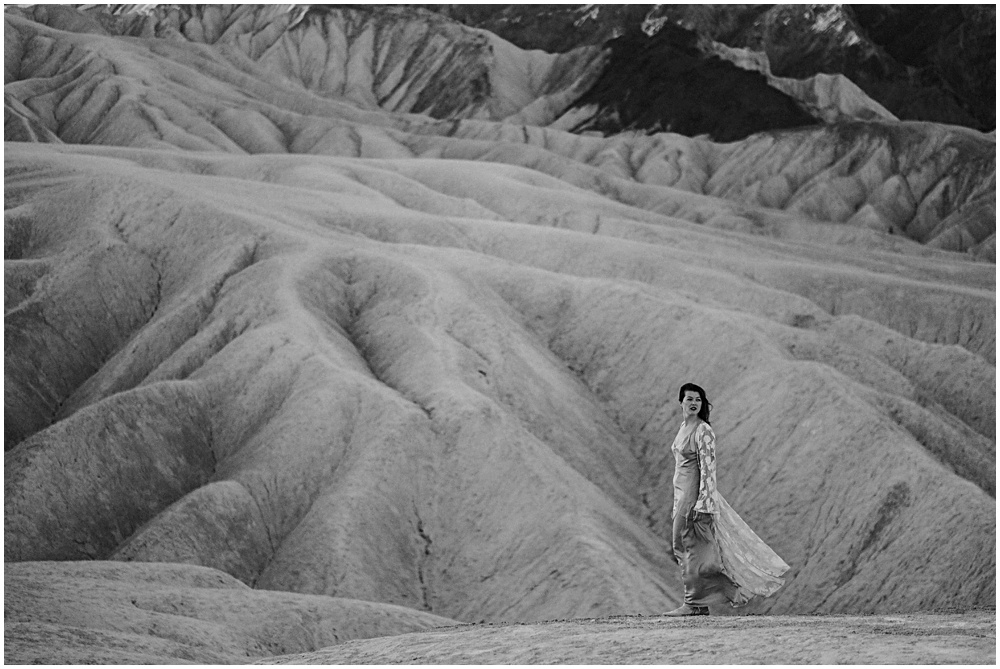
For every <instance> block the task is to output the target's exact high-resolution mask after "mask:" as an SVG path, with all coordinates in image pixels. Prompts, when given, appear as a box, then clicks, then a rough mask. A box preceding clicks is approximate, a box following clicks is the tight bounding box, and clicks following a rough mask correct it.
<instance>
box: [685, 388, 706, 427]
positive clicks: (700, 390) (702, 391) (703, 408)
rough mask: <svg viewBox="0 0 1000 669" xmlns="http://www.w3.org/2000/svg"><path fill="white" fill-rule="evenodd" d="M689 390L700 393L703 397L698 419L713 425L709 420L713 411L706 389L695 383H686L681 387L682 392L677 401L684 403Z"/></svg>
mask: <svg viewBox="0 0 1000 669" xmlns="http://www.w3.org/2000/svg"><path fill="white" fill-rule="evenodd" d="M688 390H690V391H692V392H696V393H698V396H699V397H701V410H699V411H698V418H701V419H702V420H703V421H705V422H706V423H708V424H709V425H711V424H712V423H710V422H709V420H708V414H709V413H710V412H711V411H712V403H711V402H709V401H708V396H707V395H706V394H705V389H704V388H702V387H701V386H699V385H696V384H694V383H685V384H684V385H683V386H681V390H680V392H679V393H677V401H678V402H683V401H684V393H685V392H686V391H688Z"/></svg>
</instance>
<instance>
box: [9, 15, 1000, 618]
mask: <svg viewBox="0 0 1000 669" xmlns="http://www.w3.org/2000/svg"><path fill="white" fill-rule="evenodd" d="M32 11H35V12H37V10H32ZM52 11H53V12H55V13H52V14H49V15H47V17H45V20H46V21H47V22H48V25H43V24H42V23H39V22H36V21H32V20H31V19H30V18H29V15H28V14H27V13H26V12H22V11H21V10H14V11H12V12H11V13H9V14H7V15H5V20H6V24H5V72H6V82H7V83H6V86H5V103H6V112H5V137H6V139H7V140H8V141H7V142H6V143H5V157H4V163H5V172H6V182H5V263H4V268H5V315H6V318H5V383H4V389H5V390H4V393H5V419H6V420H5V425H6V428H5V440H6V448H7V454H6V457H5V526H4V529H5V542H4V546H5V558H6V559H7V560H8V561H39V560H101V561H103V560H134V561H144V562H183V563H189V564H194V565H203V566H207V567H214V568H217V569H220V570H222V571H224V572H226V573H228V574H230V575H232V576H234V577H236V578H237V579H239V580H241V581H243V582H244V583H247V584H251V585H254V586H255V587H257V588H260V589H269V590H286V591H292V592H298V593H307V594H319V595H334V596H336V597H343V598H352V599H361V600H368V601H373V602H383V603H389V604H399V605H403V606H407V607H410V608H413V609H418V610H423V611H430V612H433V613H435V614H438V615H440V616H444V617H447V618H450V619H455V620H463V621H473V620H492V621H500V620H521V621H525V620H545V619H554V618H567V617H580V616H599V615H609V614H615V613H655V612H661V611H663V610H666V609H667V608H670V607H673V606H674V605H675V604H676V603H677V602H678V601H679V599H680V582H679V574H678V570H677V568H676V566H674V564H673V562H672V560H671V558H670V557H669V553H670V549H669V520H670V519H669V516H670V507H671V501H672V500H671V494H672V493H671V482H670V478H671V474H672V468H673V459H672V456H671V455H670V452H669V446H670V442H671V441H672V437H673V434H674V433H675V431H676V428H677V425H676V416H675V413H676V412H675V406H676V405H675V402H676V392H677V388H678V387H679V386H680V384H682V383H683V382H686V381H692V380H693V381H697V382H699V383H701V384H702V385H704V386H705V387H706V388H707V389H708V391H709V393H710V397H711V399H712V401H713V403H714V404H715V407H716V409H715V413H714V414H713V426H714V427H715V429H716V432H717V434H718V436H719V449H720V450H719V462H720V474H719V475H720V489H721V490H722V492H723V494H725V495H726V497H727V498H728V499H729V500H730V501H731V502H732V504H733V506H734V507H735V508H736V509H738V510H739V512H740V513H741V514H742V515H743V516H744V517H745V519H746V520H747V521H748V522H749V523H750V524H751V526H753V527H754V528H755V529H757V531H758V532H759V533H760V534H761V536H762V537H763V538H764V539H765V540H766V541H767V542H768V543H769V544H770V545H771V546H772V547H774V548H775V550H776V551H777V552H778V553H779V554H780V555H781V556H782V557H783V558H784V559H785V560H786V561H787V562H788V563H789V564H790V565H791V567H792V569H791V571H790V572H789V582H788V584H787V585H786V586H785V587H784V588H783V589H782V590H781V591H779V592H778V593H777V594H776V595H775V596H774V597H773V598H771V599H769V600H767V601H765V602H763V603H761V604H759V605H757V608H756V609H755V610H758V611H773V612H800V613H810V612H871V611H909V610H919V609H927V608H933V607H940V606H974V605H988V604H990V603H992V602H993V601H994V599H995V508H996V503H995V497H994V495H995V421H996V417H995V405H996V400H995V385H996V380H995V341H996V323H995V284H994V281H995V266H994V265H993V264H992V262H988V261H991V260H992V258H993V253H994V252H993V249H994V246H995V222H994V214H993V212H994V211H995V157H994V154H995V147H994V142H993V140H992V138H990V137H987V136H985V135H982V134H980V133H976V132H973V131H965V130H962V129H958V128H953V127H948V126H938V125H931V124H912V123H908V124H903V123H894V122H891V121H886V122H880V123H860V122H859V123H851V124H841V125H836V126H822V127H820V126H817V127H814V128H807V129H803V130H797V131H783V132H773V133H765V134H760V135H755V136H753V137H750V138H748V139H746V140H744V141H742V142H735V143H731V144H715V143H712V142H709V141H707V140H704V139H697V138H686V137H682V136H679V135H672V134H658V135H653V136H649V137H645V136H633V135H621V136H616V137H610V138H601V137H592V136H578V135H573V134H570V133H567V132H563V131H560V130H556V129H554V128H549V127H543V126H544V123H543V122H541V121H537V122H539V123H542V125H526V124H525V125H522V124H515V123H511V122H507V123H504V122H500V121H498V120H497V119H502V118H504V117H505V116H506V117H508V118H509V114H510V113H521V112H516V111H510V110H522V111H523V110H525V109H528V108H529V107H531V105H532V104H534V103H533V102H531V101H530V100H529V98H531V96H538V97H536V98H535V100H542V101H543V102H542V103H540V105H539V106H537V107H531V108H532V109H541V108H542V107H545V108H546V109H551V107H548V106H547V105H548V104H549V102H551V101H552V100H551V99H548V98H546V97H545V96H546V95H549V94H550V93H551V92H552V91H556V90H559V91H563V92H566V91H568V90H570V88H572V87H573V86H575V85H576V83H574V82H576V81H577V80H578V76H577V74H572V75H566V77H567V78H565V79H564V80H563V79H560V80H559V81H562V82H563V83H561V84H558V85H556V84H553V83H552V80H551V79H547V78H546V76H548V75H544V73H545V72H555V71H560V72H563V73H564V74H565V72H577V73H579V76H583V74H582V73H583V72H584V70H587V67H589V66H588V65H587V64H586V63H587V62H591V61H588V60H586V59H588V58H593V57H595V54H594V53H590V52H587V53H584V52H581V53H580V54H577V55H576V56H571V55H567V56H566V58H570V59H572V58H576V57H579V58H583V59H584V60H581V61H579V62H577V61H572V62H571V61H565V62H563V63H562V64H561V65H560V64H558V63H556V62H555V61H553V60H552V59H551V58H549V57H548V56H545V55H544V54H538V53H528V54H526V53H523V52H518V51H517V50H515V49H513V48H512V47H509V45H508V46H507V47H504V49H507V50H506V51H503V52H502V53H500V52H498V51H496V50H494V52H493V53H494V56H493V57H494V59H495V60H494V61H492V65H490V64H489V62H488V59H487V64H486V65H484V67H485V68H486V69H485V70H484V71H487V72H488V73H489V75H488V76H489V81H491V82H492V83H491V84H490V87H489V90H490V91H492V93H491V94H490V95H486V96H485V97H480V98H475V100H478V102H476V101H475V100H474V101H473V102H469V100H472V98H468V99H466V98H461V95H464V93H461V92H458V91H456V95H457V96H458V97H457V98H455V99H460V103H459V102H456V103H455V104H452V105H451V106H449V107H448V109H445V108H444V107H442V108H441V110H439V111H440V112H441V114H442V115H443V116H444V117H445V118H440V119H435V118H432V117H430V116H427V115H421V114H418V113H407V114H404V113H399V112H400V111H412V112H424V111H433V110H428V109H427V108H425V107H424V106H423V105H422V104H415V103H414V104H410V103H407V104H406V105H403V107H405V109H403V108H402V107H400V106H399V105H396V104H395V103H393V104H388V103H387V102H386V101H385V100H382V101H380V97H381V98H384V97H385V95H384V94H385V91H383V92H382V93H379V94H378V95H375V96H374V98H373V99H374V103H372V100H370V99H369V100H367V101H365V100H364V99H362V98H363V97H364V96H365V95H368V93H370V92H371V91H374V90H376V89H375V88H372V85H373V82H377V81H378V80H379V78H378V77H377V76H374V74H373V73H378V72H383V73H388V72H399V71H401V72H402V73H403V76H402V78H401V79H400V80H399V82H397V83H398V85H399V86H401V87H402V88H398V90H400V91H402V90H404V89H405V91H406V94H405V95H402V94H400V97H399V100H403V99H404V98H406V99H412V100H417V99H420V91H422V90H426V91H431V90H441V89H440V85H441V81H442V80H441V79H440V77H446V76H448V77H450V76H452V75H449V74H447V71H446V70H442V69H440V68H437V69H435V67H433V66H432V64H433V63H437V64H438V65H440V64H441V63H442V62H444V61H443V60H441V58H438V56H440V54H441V53H445V52H441V51H435V50H434V49H432V48H431V45H433V44H439V45H441V48H445V46H444V45H445V44H446V41H443V42H436V41H434V40H429V41H428V40H424V41H422V42H421V41H420V40H423V38H420V40H417V41H418V42H420V43H421V44H424V45H425V46H427V49H428V50H427V51H420V52H419V53H424V54H430V53H434V54H438V56H435V57H434V58H430V57H428V59H426V61H424V60H420V59H414V60H412V61H410V60H407V61H401V62H402V63H403V64H402V65H398V66H394V67H388V66H385V63H387V62H388V61H389V60H391V59H392V58H400V57H401V55H400V51H394V49H395V48H396V47H393V46H392V45H394V44H397V45H399V44H402V45H410V46H412V42H408V41H407V39H409V38H406V35H410V34H425V35H426V34H431V33H420V30H426V27H424V28H421V27H419V26H413V27H410V28H406V26H405V25H404V24H403V23H402V22H397V24H394V25H393V26H392V29H391V30H389V28H385V27H383V28H384V30H382V32H380V30H379V29H376V28H377V26H376V27H372V26H367V27H366V25H364V24H357V25H355V24H351V25H350V26H348V24H344V23H342V22H341V23H338V21H341V19H335V18H331V17H341V18H343V16H346V14H344V13H324V14H316V15H311V14H310V15H305V16H300V15H297V14H294V13H291V14H289V13H281V12H276V11H275V10H266V11H265V10H263V9H260V10H258V11H259V12H261V13H259V14H253V13H246V12H249V10H244V9H241V10H234V11H235V12H236V13H235V14H227V15H226V16H228V17H229V18H231V19H232V20H230V21H228V22H225V21H222V23H218V25H220V26H224V28H220V29H219V30H217V31H215V32H212V31H207V32H206V28H205V26H208V25H216V24H213V23H211V22H210V21H209V22H208V23H206V22H205V21H204V20H203V19H199V21H201V22H200V23H198V24H197V25H201V26H202V28H201V29H202V33H201V37H199V36H198V33H197V32H196V28H195V24H191V27H186V24H184V25H182V23H180V22H179V23H177V26H178V27H177V28H176V30H175V32H174V33H171V32H170V30H168V29H167V28H169V22H168V19H167V18H163V17H160V18H154V19H142V21H146V22H147V23H143V24H141V25H140V24H138V23H136V24H135V25H133V26H131V27H128V26H126V28H128V30H125V29H124V28H122V26H118V29H117V30H118V31H117V32H116V31H115V30H109V29H107V28H106V27H103V26H101V25H100V24H97V23H93V24H92V23H88V22H87V21H86V20H84V18H80V16H79V15H78V14H77V13H73V12H69V10H66V12H64V13H58V12H56V10H52ZM205 11H206V12H208V11H209V10H205ZM227 11H228V10H227ZM240 12H243V13H240ZM268 12H270V13H268ZM30 16H36V15H35V14H30ZM223 18H225V17H223ZM122 20H123V21H124V19H122ZM136 20H137V21H138V19H136ZM157 21H160V22H161V23H157ZM220 21H221V19H220ZM283 22H285V23H283ZM275 25H277V26H279V27H281V30H280V31H279V30H278V29H277V28H272V27H269V26H275ZM137 26H138V27H137ZM143 26H146V27H143ZM164 26H166V27H164ZM248 26H249V27H248ZM338 26H339V27H338ZM344 26H348V27H347V28H344ZM251 27H252V30H251ZM147 28H148V29H147ZM334 28H336V29H337V30H340V29H341V28H343V30H344V31H346V32H343V33H338V32H337V31H336V30H334ZM213 30H215V29H213ZM387 30H388V31H389V32H386V31H387ZM407 30H411V31H415V32H412V33H408V32H407ZM456 30H459V29H458V28H454V27H446V28H441V31H444V32H441V31H438V32H434V33H433V34H434V35H437V36H440V35H450V34H451V33H450V32H448V31H452V32H454V31H456ZM185 31H187V32H185ZM366 31H368V32H367V33H366ZM459 32H461V31H459ZM188 33H190V34H188ZM209 34H211V35H213V37H211V39H210V38H209V37H206V35H209ZM365 34H368V35H369V37H364V38H362V37H359V36H363V35H365ZM476 34H477V35H480V37H481V36H482V34H481V33H476ZM123 35H127V36H123ZM227 35H228V37H227ZM246 35H249V37H246ZM261 35H265V36H266V39H265V38H264V37H261ZM337 35H354V36H355V37H356V38H357V39H356V40H355V41H354V42H350V43H351V44H354V45H355V46H354V47H350V48H348V53H355V54H359V53H360V54H361V55H359V56H358V57H357V58H352V57H346V59H345V57H341V56H337V57H336V58H335V57H334V56H332V55H331V54H336V53H341V54H342V51H337V49H335V48H333V46H332V45H333V44H334V43H335V42H336V40H338V39H340V37H337ZM378 35H382V36H383V37H385V36H386V35H388V37H386V39H385V40H383V41H378V40H375V36H378ZM461 35H466V33H465V32H461ZM380 39H381V38H380ZM435 39H437V37H435ZM441 39H442V40H444V39H445V38H441ZM449 39H450V38H449ZM456 39H457V38H456ZM477 39H478V38H477ZM483 39H487V40H489V39H491V38H488V37H483ZM317 40H319V42H316V41H317ZM365 40H375V41H374V42H371V41H369V42H365ZM244 43H245V44H244ZM313 43H316V44H319V46H315V47H311V46H309V45H310V44H313ZM255 44H256V45H257V46H256V47H255V46H254V45H255ZM364 44H368V45H369V47H371V45H372V44H376V45H382V46H380V47H379V48H378V49H375V48H374V47H371V48H372V49H373V50H371V51H364V52H363V53H362V52H360V51H358V50H359V49H362V45H364ZM241 45H242V46H241ZM293 45H294V49H293V48H292V46H293ZM258 47H259V48H258ZM369 47H365V48H369ZM508 47H509V48H508ZM338 48H339V47H338ZM352 48H353V49H354V50H355V51H353V52H352V51H351V49H352ZM399 48H402V47H399ZM498 48H499V47H498ZM364 53H369V54H380V55H379V56H378V58H376V59H374V60H372V59H371V58H368V57H367V56H364V55H363V54H364ZM448 53H452V52H448ZM470 53H472V52H470ZM478 53H479V52H475V53H473V56H470V61H469V62H470V63H473V62H474V61H476V59H477V58H480V56H481V55H482V54H479V55H476V54H478ZM268 54H270V55H268ZM279 56H280V57H279ZM453 56H454V53H452V55H451V56H448V57H447V58H445V59H444V60H449V59H451V60H454V58H453ZM309 58H315V59H316V60H315V61H309ZM387 59H388V60H387ZM503 59H506V60H504V62H505V63H507V64H508V65H509V67H508V66H504V67H500V66H499V65H497V63H499V62H500V61H501V60H503ZM307 61H309V62H314V65H312V66H309V67H305V66H304V65H302V63H305V62H307ZM595 62H596V61H595ZM351 63H353V65H351ZM532 63H534V64H536V65H537V68H536V65H532ZM542 63H547V65H545V66H544V67H542V65H540V64H542ZM573 63H575V64H573ZM514 64H517V67H515V66H514ZM376 65H377V67H376ZM338 66H339V67H342V68H344V69H345V73H343V74H344V79H343V81H355V82H365V83H364V84H363V85H361V84H359V88H357V90H358V91H367V92H365V93H364V94H363V95H362V93H358V94H357V95H353V94H348V91H347V88H343V87H341V88H338V86H339V84H338V86H334V85H332V84H330V85H325V84H322V79H323V77H335V76H336V72H337V70H336V68H337V67H338ZM469 67H470V68H471V67H473V65H471V64H470V65H469ZM310 68H311V69H310ZM380 68H381V69H380ZM386 68H388V69H386ZM394 68H395V69H394ZM399 68H402V69H401V70H400V69H399ZM518 68H520V69H518ZM533 68H535V69H533ZM538 68H540V69H538ZM545 68H550V69H549V70H546V69H545ZM515 71H519V72H521V73H522V75H523V76H522V75H515V74H512V72H515ZM319 72H323V73H324V74H323V77H319V74H318V73H319ZM463 72H466V69H463ZM352 73H353V74H352ZM525 73H529V74H530V75H531V76H528V74H525ZM380 76H381V75H380ZM385 76H388V75H385ZM393 76H395V75H393ZM552 76H556V75H555V74H552ZM559 76H562V75H559ZM317 77H319V79H317ZM352 77H353V78H352ZM403 82H405V85H404V83H403ZM504 82H506V83H504ZM328 83H329V82H328ZM564 84H565V85H564ZM434 86H437V87H438V88H434ZM515 90H517V91H521V92H520V93H517V94H515V93H513V92H510V91H515ZM505 91H507V92H505ZM491 95H492V96H493V97H490V96H491ZM407 96H409V97H407ZM518 96H520V97H518ZM494 98H495V99H494ZM387 99H388V98H386V100H387ZM434 100H438V98H437V97H434ZM461 100H465V102H461ZM490 100H493V101H492V102H491V101H490ZM546 100H548V101H546ZM466 103H468V104H466ZM494 103H495V104H494ZM400 104H402V103H400ZM470 105H471V106H470ZM476 105H479V106H478V107H477V106H476ZM498 109H500V110H501V111H500V112H497V111H496V110H498ZM470 110H471V111H470ZM484 110H485V111H484ZM434 113H438V112H434ZM524 113H525V114H527V112H524ZM532 113H534V112H532ZM546 113H547V112H546ZM984 260H986V261H987V262H984ZM956 523H957V524H960V525H961V527H962V528H963V531H962V532H956V531H955V527H956ZM928 547H933V549H932V550H931V549H929V548H928Z"/></svg>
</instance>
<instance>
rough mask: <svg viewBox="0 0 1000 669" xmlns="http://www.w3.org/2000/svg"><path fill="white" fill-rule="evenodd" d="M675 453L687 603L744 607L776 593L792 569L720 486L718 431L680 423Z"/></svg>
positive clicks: (678, 539) (679, 551) (677, 535)
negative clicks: (717, 469)
mask: <svg viewBox="0 0 1000 669" xmlns="http://www.w3.org/2000/svg"><path fill="white" fill-rule="evenodd" d="M671 450H672V451H673V453H674V461H675V465H674V507H673V514H672V515H673V549H674V559H675V560H676V561H677V563H678V564H679V565H681V567H682V569H683V574H682V577H683V581H684V602H685V603H686V604H689V605H691V606H708V605H710V604H722V603H726V602H729V603H730V604H732V605H733V606H742V605H744V604H746V603H747V602H749V601H750V600H751V599H752V598H753V597H757V596H759V597H767V596H769V595H772V594H773V593H774V592H775V591H776V590H778V588H780V587H781V586H782V585H783V584H784V579H783V578H781V575H782V574H784V573H785V572H786V571H788V565H787V564H785V562H784V561H783V560H782V559H781V558H780V557H778V555H777V554H776V553H775V552H774V551H773V550H771V548H770V547H769V546H768V545H767V544H765V543H764V542H763V541H762V540H761V539H760V537H758V536H757V535H756V534H755V533H754V531H753V530H751V529H750V527H749V526H748V525H747V524H746V523H745V522H743V519H742V518H740V516H739V514H737V513H736V512H735V511H734V510H733V509H732V507H731V506H729V503H728V502H726V500H725V498H724V497H723V496H722V495H721V494H720V493H719V491H718V489H717V488H716V481H715V432H714V431H713V430H712V427H711V426H710V425H709V424H708V423H705V422H704V421H700V420H699V421H696V422H695V423H694V424H692V425H681V428H680V430H679V431H678V432H677V437H676V438H675V439H674V443H673V446H672V447H671Z"/></svg>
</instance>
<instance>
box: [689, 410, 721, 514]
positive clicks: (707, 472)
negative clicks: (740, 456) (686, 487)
mask: <svg viewBox="0 0 1000 669" xmlns="http://www.w3.org/2000/svg"><path fill="white" fill-rule="evenodd" d="M694 442H695V446H696V447H697V449H698V470H699V474H700V476H699V479H700V481H699V483H698V501H697V502H695V505H694V510H695V511H700V512H701V513H718V509H717V508H716V505H715V489H716V488H715V432H714V431H713V430H712V428H711V426H709V425H708V424H707V423H702V424H701V425H699V426H698V430H697V431H696V432H695V435H694Z"/></svg>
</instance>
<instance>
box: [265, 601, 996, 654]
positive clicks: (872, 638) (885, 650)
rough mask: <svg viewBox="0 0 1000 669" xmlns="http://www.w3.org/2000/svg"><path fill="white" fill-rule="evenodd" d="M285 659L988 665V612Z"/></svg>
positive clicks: (450, 631)
mask: <svg viewBox="0 0 1000 669" xmlns="http://www.w3.org/2000/svg"><path fill="white" fill-rule="evenodd" d="M274 661H278V662H281V663H286V662H287V663H289V664H938V663H941V664H995V663H996V612H995V611H977V612H971V613H926V614H924V613H921V614H907V615H894V616H843V615H831V616H741V617H733V616H711V617H708V618H684V619H673V618H665V617H663V616H645V617H644V616H612V617H609V618H599V619H594V618H589V619H578V620H566V621H554V622H545V623H534V624H524V625H518V624H514V625H496V624H479V625H467V626H462V627H454V628H447V629H437V630H433V631H429V632H414V633H411V634H402V635H399V636H395V637H385V638H377V639H364V640H358V641H348V642H346V643H343V644H340V645H338V646H333V647H331V648H326V649H323V650H320V651H316V652H314V653H304V654H301V655H290V656H285V657H281V658H275V660H274Z"/></svg>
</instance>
